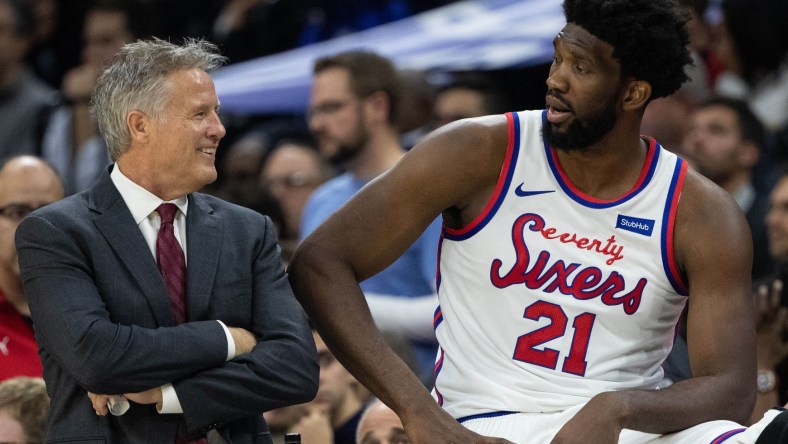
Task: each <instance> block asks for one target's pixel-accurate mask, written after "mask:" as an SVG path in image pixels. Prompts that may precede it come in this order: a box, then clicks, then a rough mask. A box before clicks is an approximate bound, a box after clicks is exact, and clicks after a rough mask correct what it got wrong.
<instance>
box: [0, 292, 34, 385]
mask: <svg viewBox="0 0 788 444" xmlns="http://www.w3.org/2000/svg"><path fill="white" fill-rule="evenodd" d="M42 372H43V369H42V368H41V360H40V359H39V357H38V344H37V343H36V338H35V336H34V334H33V324H32V321H31V320H30V318H28V317H26V316H22V315H21V314H19V312H18V311H16V309H15V308H14V307H13V306H12V305H11V304H9V303H8V302H6V300H5V295H4V294H3V293H2V292H0V381H3V380H5V379H8V378H13V377H14V376H41V375H42Z"/></svg>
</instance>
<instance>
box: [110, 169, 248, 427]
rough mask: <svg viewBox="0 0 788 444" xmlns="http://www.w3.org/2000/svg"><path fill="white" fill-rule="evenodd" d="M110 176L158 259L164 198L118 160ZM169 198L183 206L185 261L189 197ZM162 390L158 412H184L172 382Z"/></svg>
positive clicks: (180, 232)
mask: <svg viewBox="0 0 788 444" xmlns="http://www.w3.org/2000/svg"><path fill="white" fill-rule="evenodd" d="M110 178H111V179H112V183H114V184H115V188H117V189H118V192H119V193H120V196H121V197H122V198H123V200H124V202H126V206H127V207H128V208H129V211H130V212H131V216H132V217H133V218H134V223H136V224H137V226H138V227H139V228H140V231H141V232H142V237H144V238H145V242H146V243H147V244H148V248H149V249H150V252H151V254H152V255H153V259H154V260H156V237H157V236H158V233H159V227H160V226H161V218H160V217H159V213H157V212H156V208H158V207H159V205H161V204H163V203H165V201H163V200H161V199H159V198H158V197H157V196H156V195H154V194H153V193H151V192H150V191H148V190H146V189H145V188H142V187H141V186H139V185H138V184H136V183H134V182H133V181H132V180H131V179H129V178H128V177H126V176H125V175H124V174H123V173H122V172H121V171H120V168H119V167H118V164H117V163H115V165H114V167H113V168H112V173H110ZM168 202H169V203H174V204H175V205H176V206H177V207H178V209H179V210H180V211H178V212H177V213H175V220H174V221H173V227H174V228H175V230H174V231H175V239H176V240H177V241H178V243H179V244H180V245H181V249H183V255H184V261H186V260H187V259H186V258H188V255H187V254H186V214H187V211H188V209H189V200H188V199H187V198H186V196H184V197H179V198H177V199H175V200H171V201H168ZM187 266H188V262H187ZM216 322H218V323H219V324H220V325H221V326H222V328H223V329H224V333H225V335H226V336H227V360H228V361H229V360H230V359H233V358H234V357H235V342H234V341H233V337H232V335H231V334H230V330H229V329H228V328H227V326H226V325H224V323H223V322H222V321H219V320H217V321H216ZM161 393H162V407H161V410H159V413H183V408H182V407H181V403H180V401H179V400H178V394H177V393H175V389H174V388H173V387H172V384H165V385H163V386H162V387H161Z"/></svg>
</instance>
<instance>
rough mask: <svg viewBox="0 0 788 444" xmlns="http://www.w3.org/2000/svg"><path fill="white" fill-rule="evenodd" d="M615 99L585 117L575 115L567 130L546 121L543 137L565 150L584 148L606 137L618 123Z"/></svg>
mask: <svg viewBox="0 0 788 444" xmlns="http://www.w3.org/2000/svg"><path fill="white" fill-rule="evenodd" d="M617 117H618V116H617V115H616V108H615V100H614V99H611V100H610V101H609V102H608V103H607V104H606V106H605V107H604V108H602V109H601V110H600V111H598V112H596V113H594V114H591V115H589V116H588V117H585V118H583V119H581V118H579V117H577V115H575V119H574V120H573V121H572V122H571V123H570V124H569V127H568V128H567V129H566V131H564V132H561V131H559V130H558V128H557V125H555V124H554V123H551V122H547V121H545V124H544V125H543V126H542V137H543V138H544V140H546V141H547V143H548V144H550V146H552V147H553V148H557V149H560V150H563V151H574V150H582V149H584V148H587V147H590V146H592V145H594V144H596V143H597V142H599V141H600V140H602V138H603V137H605V136H606V135H607V134H608V133H609V132H610V131H611V130H612V129H613V127H614V126H615V125H616V119H617Z"/></svg>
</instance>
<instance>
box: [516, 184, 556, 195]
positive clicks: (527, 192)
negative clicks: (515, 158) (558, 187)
mask: <svg viewBox="0 0 788 444" xmlns="http://www.w3.org/2000/svg"><path fill="white" fill-rule="evenodd" d="M523 185H525V184H524V183H521V184H520V185H519V186H518V187H517V188H515V189H514V194H516V195H518V196H520V197H528V196H536V195H538V194H547V193H553V192H555V190H539V191H525V190H524V189H523Z"/></svg>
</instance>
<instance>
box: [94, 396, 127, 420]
mask: <svg viewBox="0 0 788 444" xmlns="http://www.w3.org/2000/svg"><path fill="white" fill-rule="evenodd" d="M111 397H116V398H123V397H122V396H120V395H97V394H95V393H93V392H88V398H89V399H90V402H91V403H92V404H93V410H95V411H96V414H97V415H99V416H107V414H108V413H109V407H108V406H107V404H108V403H109V399H110V398H111Z"/></svg>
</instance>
